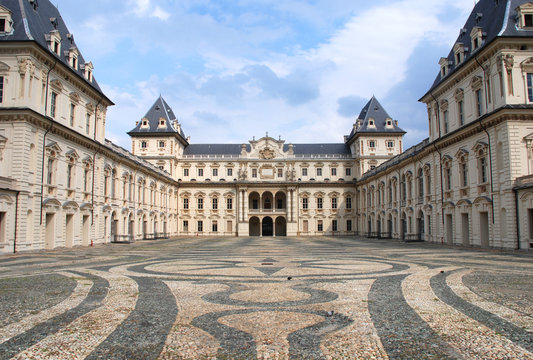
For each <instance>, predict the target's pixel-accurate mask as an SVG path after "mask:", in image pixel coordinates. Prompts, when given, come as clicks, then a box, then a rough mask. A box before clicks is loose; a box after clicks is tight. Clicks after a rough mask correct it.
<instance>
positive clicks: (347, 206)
mask: <svg viewBox="0 0 533 360" xmlns="http://www.w3.org/2000/svg"><path fill="white" fill-rule="evenodd" d="M351 208H352V198H351V197H347V198H346V209H351Z"/></svg>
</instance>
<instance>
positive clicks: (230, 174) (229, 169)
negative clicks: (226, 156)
mask: <svg viewBox="0 0 533 360" xmlns="http://www.w3.org/2000/svg"><path fill="white" fill-rule="evenodd" d="M228 176H233V169H232V168H228Z"/></svg>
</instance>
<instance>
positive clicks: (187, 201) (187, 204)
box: [183, 199, 189, 209]
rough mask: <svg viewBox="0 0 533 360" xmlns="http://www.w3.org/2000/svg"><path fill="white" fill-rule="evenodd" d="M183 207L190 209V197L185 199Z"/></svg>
mask: <svg viewBox="0 0 533 360" xmlns="http://www.w3.org/2000/svg"><path fill="white" fill-rule="evenodd" d="M183 208H184V209H188V208H189V199H183Z"/></svg>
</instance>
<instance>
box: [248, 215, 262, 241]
mask: <svg viewBox="0 0 533 360" xmlns="http://www.w3.org/2000/svg"><path fill="white" fill-rule="evenodd" d="M248 227H249V230H248V231H249V234H250V236H260V235H261V225H260V221H259V218H258V217H256V216H254V217H252V218H250V221H249V224H248Z"/></svg>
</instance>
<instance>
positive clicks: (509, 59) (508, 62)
mask: <svg viewBox="0 0 533 360" xmlns="http://www.w3.org/2000/svg"><path fill="white" fill-rule="evenodd" d="M503 63H504V64H505V69H506V70H507V72H511V70H512V69H513V66H514V56H513V55H509V54H508V55H505V56H504V57H503Z"/></svg>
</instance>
